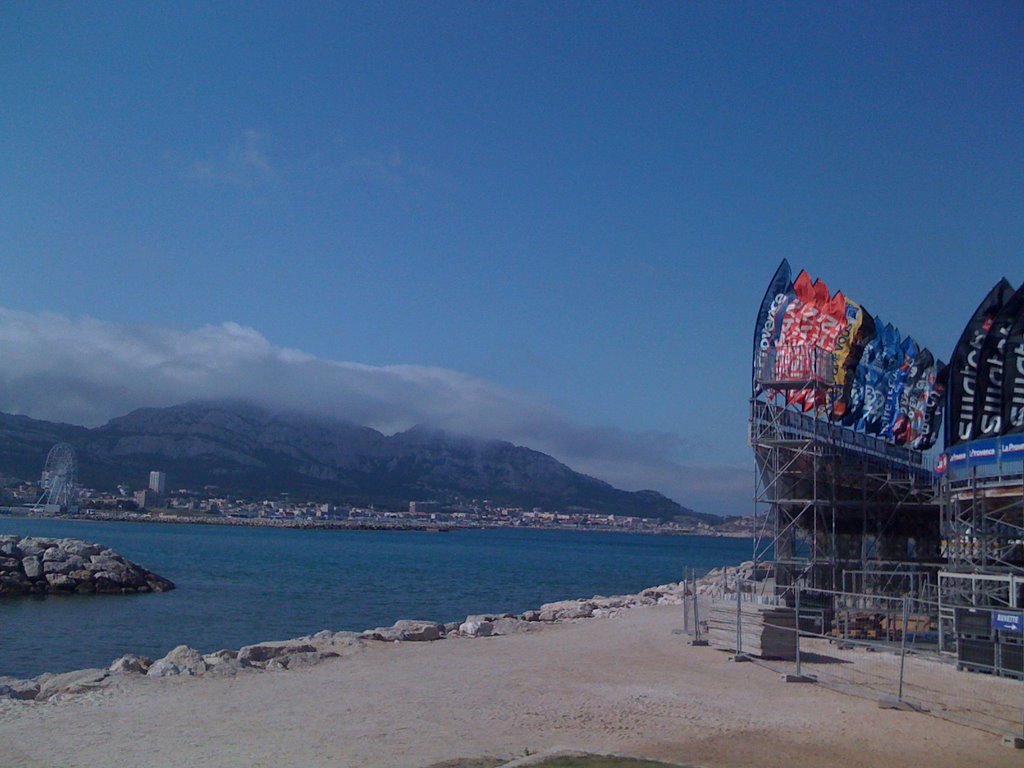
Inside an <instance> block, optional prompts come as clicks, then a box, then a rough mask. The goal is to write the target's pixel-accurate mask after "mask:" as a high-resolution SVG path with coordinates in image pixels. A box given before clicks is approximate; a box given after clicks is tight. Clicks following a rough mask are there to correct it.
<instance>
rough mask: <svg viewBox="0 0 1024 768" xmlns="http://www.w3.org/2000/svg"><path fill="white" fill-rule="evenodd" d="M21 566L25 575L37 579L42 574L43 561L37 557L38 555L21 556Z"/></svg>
mask: <svg viewBox="0 0 1024 768" xmlns="http://www.w3.org/2000/svg"><path fill="white" fill-rule="evenodd" d="M21 567H22V568H23V569H24V570H25V575H26V576H27V577H28V578H30V579H38V578H39V577H40V576H42V575H43V561H42V560H40V559H39V555H29V556H28V557H25V558H22V561H21Z"/></svg>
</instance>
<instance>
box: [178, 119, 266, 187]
mask: <svg viewBox="0 0 1024 768" xmlns="http://www.w3.org/2000/svg"><path fill="white" fill-rule="evenodd" d="M266 142H267V137H266V136H265V135H264V134H262V133H260V132H259V131H254V130H252V129H246V130H244V131H242V134H241V136H240V137H239V138H238V139H237V140H236V141H235V142H234V143H233V144H232V145H231V146H230V147H228V148H227V150H226V151H225V152H223V153H221V154H220V155H217V156H214V157H209V158H204V159H202V160H194V161H192V162H191V163H189V164H188V166H187V167H186V168H185V177H186V178H188V179H192V180H193V181H198V182H201V183H204V184H214V185H228V186H234V187H242V188H245V189H250V188H252V187H254V186H256V184H258V183H259V182H261V181H265V180H267V179H270V178H272V177H273V176H274V175H275V169H274V167H273V166H272V165H271V164H270V159H269V158H268V156H267V152H266V149H265V145H266Z"/></svg>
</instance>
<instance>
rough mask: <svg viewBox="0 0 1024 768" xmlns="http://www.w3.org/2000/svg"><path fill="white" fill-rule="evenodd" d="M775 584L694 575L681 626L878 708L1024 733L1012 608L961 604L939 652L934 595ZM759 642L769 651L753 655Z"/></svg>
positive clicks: (1022, 644) (1021, 643)
mask: <svg viewBox="0 0 1024 768" xmlns="http://www.w3.org/2000/svg"><path fill="white" fill-rule="evenodd" d="M766 586H767V587H768V588H767V589H766ZM772 587H773V585H772V584H771V583H770V580H769V582H767V584H766V582H764V581H749V580H744V579H740V578H737V577H736V576H733V577H732V578H730V577H729V576H728V575H726V576H725V577H723V578H721V579H719V580H718V581H716V582H715V583H712V584H708V583H703V584H701V583H699V582H694V584H693V587H692V588H690V587H688V588H687V589H686V590H685V595H686V596H685V598H684V604H683V613H684V617H686V622H685V624H686V631H687V632H688V633H689V634H690V635H691V636H696V637H697V638H699V639H701V641H702V643H701V644H703V642H707V643H708V644H709V645H711V646H712V647H713V648H718V649H720V650H725V651H729V652H731V653H733V654H734V658H735V660H737V661H749V662H752V663H754V664H757V665H759V666H763V667H766V668H768V669H771V670H772V671H774V672H777V673H779V674H780V675H781V676H782V680H784V681H786V682H811V683H816V684H818V685H822V686H825V687H828V688H832V689H835V690H839V691H842V692H844V693H847V694H852V695H855V696H860V697H864V698H869V699H874V700H877V701H878V702H879V704H880V705H882V706H884V707H892V708H896V709H904V710H917V711H920V712H925V713H929V714H932V715H934V716H938V717H942V718H945V719H949V720H952V721H955V722H958V723H961V724H964V725H968V726H971V727H975V728H979V729H981V730H985V731H989V732H991V733H996V734H999V735H1002V736H1006V737H1011V738H1022V737H1024V726H1022V723H1024V686H1022V683H1021V680H1024V627H1022V624H1024V614H1021V613H1020V612H1019V611H1018V610H1007V609H1005V608H1003V609H1000V608H976V609H972V611H971V613H970V614H969V615H968V614H966V613H964V614H961V612H960V611H959V610H958V611H957V625H956V626H955V628H954V633H953V644H952V646H951V650H952V653H941V652H940V650H939V607H938V604H937V603H936V602H934V601H930V600H926V599H922V598H920V597H918V596H912V595H906V596H903V595H889V596H886V595H879V594H869V593H863V592H846V591H829V590H820V589H813V590H812V589H807V588H805V587H802V586H789V587H787V588H785V589H784V590H782V591H781V594H778V595H776V594H772V593H771V592H773V591H774V590H773V589H772ZM694 618H696V619H697V622H696V624H695V623H694ZM768 635H772V637H771V638H770V639H769V638H768ZM744 646H746V648H745V647H744ZM764 648H767V649H769V650H770V652H769V653H763V654H762V653H758V649H764ZM780 684H781V683H780Z"/></svg>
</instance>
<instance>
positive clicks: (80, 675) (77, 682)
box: [0, 561, 753, 701]
mask: <svg viewBox="0 0 1024 768" xmlns="http://www.w3.org/2000/svg"><path fill="white" fill-rule="evenodd" d="M752 569H753V563H752V562H749V561H748V562H744V563H740V564H739V565H736V566H721V567H718V568H713V569H711V570H710V571H708V572H707V573H706V574H704V575H703V576H701V577H699V578H697V579H696V581H695V582H694V589H695V590H696V592H697V593H698V594H700V593H702V592H704V591H706V590H707V589H710V588H712V587H713V585H714V584H715V582H716V581H718V580H720V579H721V578H722V576H723V574H725V573H728V572H737V571H744V570H745V572H746V573H747V574H748V575H749V573H750V572H751V571H752ZM685 589H686V585H685V584H684V583H683V582H669V583H667V584H661V585H657V586H652V587H646V588H644V589H642V590H640V591H639V592H636V593H627V594H623V595H610V596H605V595H594V596H593V597H589V598H582V597H581V598H569V599H565V600H558V601H555V602H551V603H544V604H542V605H541V606H540V607H539V608H535V609H528V610H526V611H523V612H521V613H518V614H513V613H501V614H469V615H467V616H466V619H465V620H464V621H461V622H460V621H452V622H441V621H434V620H429V619H398V620H397V621H395V623H394V624H393V625H391V626H390V627H374V628H369V629H364V630H329V629H323V630H320V631H318V632H315V633H312V634H309V635H302V636H299V637H294V638H289V639H285V640H261V641H257V642H255V643H252V644H250V645H248V646H243V647H241V648H239V649H237V650H235V649H225V648H222V649H221V650H218V651H214V652H212V653H206V654H203V653H201V652H200V651H198V650H196V649H194V648H189V647H188V646H185V645H178V646H176V647H175V648H174V649H172V650H171V651H170V652H168V653H167V654H166V655H165V656H164V657H162V658H161V659H156V660H154V659H149V658H147V657H144V656H140V655H139V654H136V653H132V652H128V653H125V654H122V655H121V656H119V657H118V658H116V659H113V660H112V661H111V663H110V664H109V665H108V667H107V668H106V669H105V670H104V669H103V668H86V669H77V670H69V671H66V672H42V673H40V674H38V675H35V676H34V677H31V678H16V677H12V676H9V675H0V700H2V699H3V698H5V697H7V698H11V699H15V700H21V701H36V700H37V698H38V699H39V700H40V701H44V700H49V699H50V698H53V697H59V696H61V695H73V694H79V693H82V692H83V690H84V689H85V688H93V687H95V686H96V685H98V684H99V683H100V682H101V681H103V680H106V679H108V678H109V677H110V675H115V674H127V673H138V674H146V675H147V676H151V677H173V676H178V675H183V676H186V677H196V676H200V675H203V674H206V673H207V672H211V673H213V674H214V675H219V676H234V675H236V674H238V673H240V672H243V671H246V672H247V671H260V670H265V669H267V668H268V664H270V668H271V669H284V668H289V667H290V665H291V664H292V662H293V661H295V662H298V665H300V666H311V665H313V664H317V663H319V662H321V661H324V660H326V659H329V658H333V657H334V656H336V655H338V654H337V653H336V650H337V645H338V644H339V643H341V644H342V645H343V646H346V647H348V646H351V645H353V644H358V642H362V641H384V642H403V643H404V642H434V641H440V640H449V639H455V638H485V637H491V636H493V637H501V636H506V635H513V634H520V633H524V632H535V631H538V630H540V629H543V628H544V627H545V625H555V624H559V623H562V622H565V621H578V620H598V619H604V618H612V617H614V616H617V615H618V614H619V613H621V612H622V611H626V610H630V609H633V608H639V607H645V606H646V607H650V606H655V605H681V604H682V601H683V596H684V593H685ZM13 597H17V596H13ZM161 663H163V665H162V666H159V665H161ZM154 667H155V668H156V670H159V671H154V672H152V673H151V672H150V669H152V668H154ZM218 667H219V669H218ZM101 673H102V674H101Z"/></svg>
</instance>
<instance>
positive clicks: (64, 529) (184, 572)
mask: <svg viewBox="0 0 1024 768" xmlns="http://www.w3.org/2000/svg"><path fill="white" fill-rule="evenodd" d="M0 533H13V534H19V535H23V536H27V535H38V536H53V537H61V536H69V537H73V538H79V539H85V540H86V541H94V542H97V543H100V544H104V545H106V546H109V547H112V548H113V549H114V550H116V551H118V552H120V553H121V554H122V555H124V556H125V557H127V558H128V559H130V560H133V561H135V562H137V563H139V564H140V565H142V566H144V567H146V568H149V569H150V570H152V571H155V572H156V573H159V574H160V575H162V576H166V577H167V578H169V579H171V580H172V581H173V582H174V583H175V584H176V585H177V589H175V590H173V591H171V592H166V593H163V594H145V595H74V596H68V597H44V598H37V597H32V598H14V599H5V600H0V675H16V676H19V677H26V676H34V675H37V674H39V673H41V672H60V671H65V670H70V669H78V668H83V667H96V666H106V665H107V664H109V663H110V662H111V661H112V660H113V659H115V658H116V657H118V656H120V655H121V654H124V653H140V654H143V655H146V656H150V657H152V658H158V657H160V656H162V655H164V654H165V653H166V652H167V651H169V650H170V649H171V648H173V647H174V646H175V645H178V644H179V643H186V644H188V645H190V646H192V647H194V648H198V649H199V650H201V651H203V652H204V653H206V652H210V651H214V650H217V649H219V648H238V647H240V646H242V645H246V644H248V643H253V642H258V641H260V640H275V639H285V638H289V637H297V636H299V635H304V634H308V633H311V632H316V631H318V630H321V629H332V630H341V629H350V630H361V629H366V628H369V627H376V626H384V625H390V624H392V623H393V622H394V621H395V620H397V619H400V618H408V619H431V620H435V621H455V620H461V619H463V618H465V616H466V615H467V614H470V613H491V612H493V613H504V612H515V613H518V612H521V611H524V610H527V609H530V608H536V607H537V606H539V605H540V604H541V603H545V602H550V601H552V600H560V599H565V598H572V597H589V596H591V595H594V594H605V595H608V594H621V593H626V592H636V591H638V590H640V589H642V588H644V587H648V586H652V585H655V584H663V583H666V582H669V581H678V580H679V579H680V578H681V574H682V569H683V567H684V566H688V567H694V568H697V569H698V571H703V570H708V569H710V568H713V567H716V566H719V565H730V564H735V563H739V562H741V561H743V560H748V559H750V553H751V542H750V540H749V539H730V538H711V537H697V536H685V537H684V536H650V535H642V534H622V533H590V532H576V531H542V530H511V529H496V530H463V531H453V532H451V533H428V532H420V531H310V530H298V529H279V528H242V527H233V526H232V527H228V526H201V525H156V524H139V523H100V522H87V521H71V520H42V519H25V518H10V517H0Z"/></svg>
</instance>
